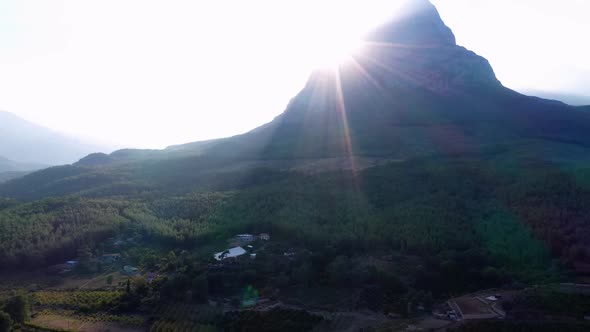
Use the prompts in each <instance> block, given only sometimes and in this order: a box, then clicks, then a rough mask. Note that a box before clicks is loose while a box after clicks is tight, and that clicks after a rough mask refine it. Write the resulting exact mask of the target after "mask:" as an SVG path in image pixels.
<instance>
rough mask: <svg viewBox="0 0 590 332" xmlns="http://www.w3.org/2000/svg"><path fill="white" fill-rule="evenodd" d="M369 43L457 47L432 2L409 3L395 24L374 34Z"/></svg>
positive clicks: (422, 0)
mask: <svg viewBox="0 0 590 332" xmlns="http://www.w3.org/2000/svg"><path fill="white" fill-rule="evenodd" d="M365 40H366V41H369V42H377V43H391V44H408V45H432V46H455V45H456V41H455V35H454V34H453V32H452V31H451V29H449V27H447V26H446V25H445V23H444V22H443V20H442V19H441V17H440V15H439V13H438V10H437V9H436V7H435V6H434V5H433V4H432V3H431V2H430V1H429V0H408V1H407V2H406V3H404V5H403V6H402V7H401V8H400V10H399V11H398V13H397V14H396V17H395V18H394V19H393V20H392V21H390V22H388V23H386V24H383V25H381V26H380V27H378V28H377V29H375V30H373V31H372V32H370V33H369V34H368V35H367V36H366V37H365Z"/></svg>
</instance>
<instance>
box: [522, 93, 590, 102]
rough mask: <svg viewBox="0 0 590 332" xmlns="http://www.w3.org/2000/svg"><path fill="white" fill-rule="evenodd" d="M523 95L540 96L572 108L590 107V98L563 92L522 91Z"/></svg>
mask: <svg viewBox="0 0 590 332" xmlns="http://www.w3.org/2000/svg"><path fill="white" fill-rule="evenodd" d="M521 92H522V93H524V94H526V95H531V96H539V97H542V98H546V99H553V100H559V101H561V102H564V103H566V104H568V105H572V106H586V105H590V96H584V95H576V94H568V93H561V92H550V91H542V90H522V91H521Z"/></svg>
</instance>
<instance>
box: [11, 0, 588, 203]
mask: <svg viewBox="0 0 590 332" xmlns="http://www.w3.org/2000/svg"><path fill="white" fill-rule="evenodd" d="M589 148H590V113H589V112H587V111H585V110H584V109H583V108H576V107H572V106H569V105H566V104H564V103H562V102H558V101H553V100H545V99H541V98H537V97H530V96H525V95H522V94H520V93H518V92H515V91H513V90H510V89H509V88H506V87H504V86H503V85H502V84H501V82H500V81H499V80H498V79H497V78H496V76H495V73H494V71H493V69H492V66H491V65H490V63H489V62H488V61H487V60H486V59H485V58H483V57H481V56H479V55H477V54H475V53H474V52H472V51H469V50H467V49H466V48H464V47H461V46H459V45H457V44H456V42H455V37H454V35H453V33H452V31H451V29H450V28H449V27H447V26H446V25H445V23H444V22H443V21H442V19H441V17H440V15H439V14H438V11H437V10H436V8H435V7H434V6H433V5H432V4H431V3H430V2H429V1H428V0H413V1H408V2H407V4H406V5H405V7H403V8H402V9H401V10H400V14H399V15H398V16H397V18H396V19H394V20H393V21H391V22H388V23H386V24H383V25H382V26H380V27H378V28H376V29H375V30H373V31H371V32H369V33H368V34H367V35H366V37H365V43H364V48H363V50H362V51H361V52H359V54H356V55H354V57H353V59H352V60H351V61H348V62H346V63H344V64H342V65H341V66H340V67H339V68H338V70H334V69H320V70H317V71H315V72H313V73H312V74H311V76H310V78H309V80H308V82H307V84H306V86H305V87H304V88H303V90H302V91H301V92H300V93H299V94H298V95H297V96H295V97H294V98H293V99H292V100H291V101H290V103H289V105H288V106H287V108H286V110H285V111H284V112H283V113H282V114H281V115H279V116H278V117H276V118H275V119H274V120H273V121H271V122H270V123H267V124H265V125H263V126H261V127H259V128H257V129H254V130H252V131H251V132H248V133H246V134H243V135H238V136H234V137H229V138H225V139H218V140H212V141H206V142H195V143H189V144H186V145H179V146H173V147H169V148H167V149H164V150H120V151H116V152H114V153H112V154H110V155H106V154H92V155H90V156H87V157H85V158H83V159H81V160H80V161H79V162H78V163H76V164H74V165H72V166H65V167H58V168H52V169H47V170H44V171H41V172H37V173H34V174H31V175H28V176H25V177H23V178H22V179H18V180H15V181H11V182H9V183H7V184H5V185H4V186H1V187H0V195H5V196H11V197H12V196H13V197H19V198H40V197H45V196H47V195H65V194H72V193H80V192H84V193H86V194H90V193H92V194H93V195H106V194H107V193H113V192H124V193H129V192H137V190H139V191H142V190H164V191H168V190H172V191H175V192H186V191H191V190H196V189H204V188H209V189H212V188H231V187H232V186H234V185H236V184H238V183H239V184H241V183H243V182H244V180H243V179H244V178H245V176H244V172H253V171H255V170H256V169H260V168H265V169H271V170H274V171H303V172H310V171H311V172H321V171H325V170H334V169H359V170H360V169H364V168H369V167H372V166H376V165H380V164H383V163H386V162H399V161H404V160H412V159H416V158H431V157H452V158H459V157H478V158H496V159H502V158H503V159H505V160H510V159H511V158H525V159H531V158H532V159H535V160H543V161H548V162H572V161H574V160H576V161H580V160H587V159H589V156H590V154H589V153H588V151H589V150H588V149H589ZM130 188H134V189H130ZM137 188H139V189H137Z"/></svg>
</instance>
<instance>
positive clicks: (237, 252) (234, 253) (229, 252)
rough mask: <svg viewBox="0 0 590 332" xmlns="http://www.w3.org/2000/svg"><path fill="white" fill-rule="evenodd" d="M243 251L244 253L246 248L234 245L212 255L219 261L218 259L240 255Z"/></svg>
mask: <svg viewBox="0 0 590 332" xmlns="http://www.w3.org/2000/svg"><path fill="white" fill-rule="evenodd" d="M245 253H246V250H244V248H242V247H234V248H231V249H227V250H225V251H222V252H218V253H216V254H214V255H213V257H215V259H216V260H218V261H220V260H224V259H227V258H235V257H238V256H242V255H243V254H245Z"/></svg>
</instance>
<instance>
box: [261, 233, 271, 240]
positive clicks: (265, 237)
mask: <svg viewBox="0 0 590 332" xmlns="http://www.w3.org/2000/svg"><path fill="white" fill-rule="evenodd" d="M258 238H259V239H261V240H263V241H268V240H270V234H268V233H260V234H259V235H258Z"/></svg>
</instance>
